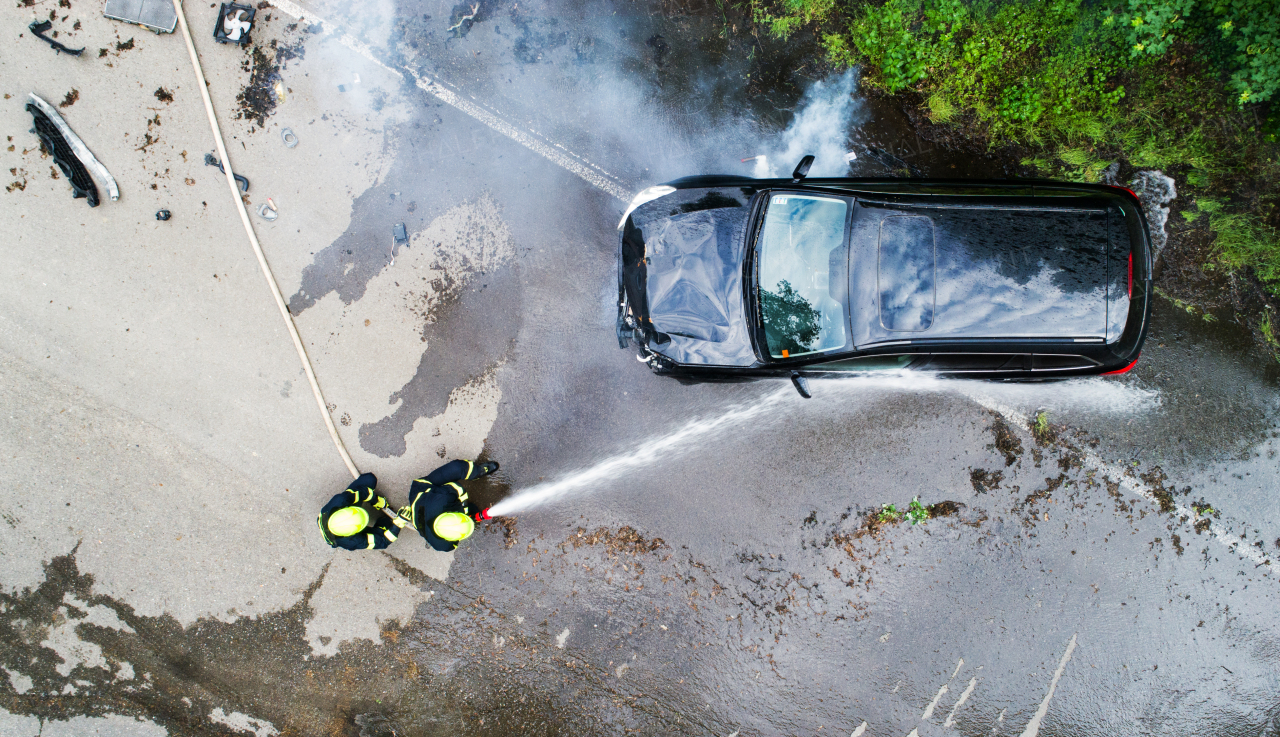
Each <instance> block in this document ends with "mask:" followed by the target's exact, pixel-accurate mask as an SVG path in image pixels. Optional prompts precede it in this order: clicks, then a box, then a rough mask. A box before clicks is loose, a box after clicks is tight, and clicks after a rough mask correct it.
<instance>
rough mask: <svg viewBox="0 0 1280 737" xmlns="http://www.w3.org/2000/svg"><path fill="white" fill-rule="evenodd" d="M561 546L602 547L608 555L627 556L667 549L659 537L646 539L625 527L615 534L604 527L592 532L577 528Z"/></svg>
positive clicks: (575, 547) (633, 529) (664, 542)
mask: <svg viewBox="0 0 1280 737" xmlns="http://www.w3.org/2000/svg"><path fill="white" fill-rule="evenodd" d="M563 544H569V545H572V546H573V547H574V549H577V548H578V547H580V546H582V545H602V544H603V545H604V549H605V551H606V552H608V553H609V554H610V555H619V554H622V553H626V554H628V555H641V554H643V553H653V552H657V551H658V550H660V549H662V548H666V547H669V546H668V545H667V543H666V541H665V540H663V539H662V538H660V537H655V538H653V539H651V540H650V539H646V538H645V537H644V536H643V535H641V534H640V533H639V532H637V531H636V530H635V528H633V527H630V526H626V527H619V528H618V530H617V532H614V531H613V530H609V529H608V528H605V527H599V528H596V530H595V531H594V532H587V530H586V528H584V527H579V528H578V529H577V530H575V531H574V534H572V535H570V536H569V539H568V540H566V541H565V542H564V543H562V545H563Z"/></svg>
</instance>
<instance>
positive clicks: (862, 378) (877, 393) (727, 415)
mask: <svg viewBox="0 0 1280 737" xmlns="http://www.w3.org/2000/svg"><path fill="white" fill-rule="evenodd" d="M813 389H814V393H815V394H816V395H817V396H818V397H820V398H825V399H827V400H829V401H827V402H823V403H817V404H805V403H803V402H801V401H800V400H799V399H798V398H796V399H794V400H791V401H792V404H791V405H790V408H791V409H793V411H796V410H799V408H801V407H824V408H825V407H831V406H832V405H833V404H836V405H845V404H847V405H851V406H855V407H856V406H858V404H859V402H858V400H859V399H863V400H867V399H870V400H875V399H880V398H882V397H884V396H885V395H886V394H887V393H900V392H901V393H912V394H941V393H950V394H954V395H956V396H958V397H963V398H965V399H968V400H970V401H973V402H975V403H977V404H978V405H980V406H983V407H988V408H991V407H999V408H1000V410H999V411H1001V413H1003V414H1006V415H1007V416H1009V417H1010V418H1011V419H1014V418H1023V417H1024V416H1025V415H1026V414H1027V413H1026V412H1024V411H1023V408H1028V407H1030V408H1038V407H1042V406H1046V405H1051V406H1054V407H1056V408H1070V407H1075V408H1079V409H1084V410H1089V411H1096V412H1105V413H1134V412H1141V411H1146V410H1149V409H1153V408H1154V407H1156V406H1158V405H1159V403H1160V397H1159V393H1158V392H1156V391H1152V390H1149V389H1139V388H1136V387H1133V386H1130V385H1127V384H1122V383H1119V382H1116V381H1113V380H1109V379H1071V380H1067V381H1061V382H1056V383H1052V384H1042V383H1035V384H1023V383H994V382H990V381H981V380H972V379H945V378H940V377H938V376H936V375H933V374H928V373H922V372H914V371H884V372H878V373H875V374H863V375H859V376H851V377H849V378H841V379H829V380H823V381H822V382H820V383H817V384H815V385H814V387H813ZM792 396H793V394H792V389H791V387H790V386H786V387H783V388H780V389H777V390H775V391H773V392H771V393H768V394H765V395H764V396H763V397H762V398H761V399H758V400H753V401H751V402H746V403H741V404H736V405H734V406H732V407H730V408H729V409H728V410H726V411H724V412H723V413H721V414H719V415H717V416H714V417H709V418H701V419H695V420H690V421H689V422H687V423H685V424H684V425H683V426H682V427H680V428H679V429H677V430H675V431H673V432H670V433H668V434H666V435H662V436H659V437H656V438H652V439H650V440H647V441H645V442H643V443H641V444H640V445H639V446H638V447H636V449H635V450H632V451H629V452H625V453H619V454H616V455H613V456H610V457H608V458H606V459H604V460H603V461H600V462H599V463H597V464H595V465H593V466H590V467H587V468H580V469H577V470H575V471H572V472H570V473H568V474H566V475H564V476H562V477H561V478H560V479H557V480H555V481H549V482H546V483H542V484H536V485H534V486H530V487H528V488H525V489H522V490H520V491H517V492H516V493H515V494H513V495H512V496H509V497H507V498H506V499H503V500H502V501H500V502H498V503H497V504H494V505H493V506H492V507H489V508H488V509H485V510H483V511H482V512H481V513H479V514H478V515H476V520H477V521H481V520H482V519H491V518H492V517H495V516H501V515H509V514H513V513H515V512H523V511H525V510H528V509H533V508H535V507H539V506H542V505H544V504H547V503H549V502H553V501H560V500H563V499H565V498H568V497H572V496H575V495H578V494H582V493H585V492H586V491H588V490H590V489H592V488H598V487H601V486H603V485H604V484H606V483H608V482H609V481H613V480H616V479H617V478H618V477H619V476H622V475H624V474H627V473H630V472H632V471H636V470H639V469H641V468H646V467H650V466H652V465H653V464H654V463H655V462H657V461H659V460H668V459H670V458H672V457H674V456H676V455H680V454H684V453H688V452H691V451H693V450H695V449H696V448H697V446H698V444H699V442H700V441H702V440H704V439H707V438H709V437H712V436H715V435H724V434H725V433H726V432H728V431H730V430H733V429H737V428H743V427H745V426H747V425H748V423H749V422H750V421H751V420H753V419H755V418H757V417H760V416H761V415H765V414H767V413H770V412H774V411H775V410H776V409H777V407H778V405H780V404H781V403H782V402H784V401H787V400H788V399H790V398H791V397H792ZM482 515H483V516H482Z"/></svg>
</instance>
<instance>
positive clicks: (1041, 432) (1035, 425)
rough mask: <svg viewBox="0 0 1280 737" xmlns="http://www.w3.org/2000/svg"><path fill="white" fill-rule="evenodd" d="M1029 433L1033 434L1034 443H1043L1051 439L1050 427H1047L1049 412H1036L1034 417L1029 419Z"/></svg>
mask: <svg viewBox="0 0 1280 737" xmlns="http://www.w3.org/2000/svg"><path fill="white" fill-rule="evenodd" d="M1031 434H1032V435H1033V436H1035V439H1036V443H1038V444H1040V445H1044V444H1045V443H1046V442H1048V441H1049V440H1051V439H1052V437H1053V433H1052V428H1050V427H1049V413H1048V412H1043V411H1042V412H1037V413H1036V418H1035V419H1034V420H1032V421H1031Z"/></svg>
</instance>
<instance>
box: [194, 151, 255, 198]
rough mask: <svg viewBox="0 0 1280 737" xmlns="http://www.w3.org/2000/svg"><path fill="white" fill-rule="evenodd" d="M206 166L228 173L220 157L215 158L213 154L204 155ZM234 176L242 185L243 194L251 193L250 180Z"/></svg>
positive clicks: (237, 175)
mask: <svg viewBox="0 0 1280 737" xmlns="http://www.w3.org/2000/svg"><path fill="white" fill-rule="evenodd" d="M204 165H205V166H216V167H218V171H220V172H222V173H223V174H226V173H227V170H226V169H223V168H222V162H221V161H218V157H216V156H214V155H213V154H205V155H204ZM232 176H234V177H235V178H236V181H237V182H239V183H240V191H241V192H248V191H249V180H248V179H246V178H245V177H242V176H240V175H239V174H232Z"/></svg>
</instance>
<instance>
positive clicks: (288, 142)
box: [280, 128, 298, 148]
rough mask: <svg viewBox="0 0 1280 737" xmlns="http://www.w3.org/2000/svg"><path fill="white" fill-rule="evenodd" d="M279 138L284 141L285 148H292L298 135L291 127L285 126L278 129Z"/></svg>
mask: <svg viewBox="0 0 1280 737" xmlns="http://www.w3.org/2000/svg"><path fill="white" fill-rule="evenodd" d="M280 138H281V140H283V141H284V145H285V147H286V148H293V147H294V146H297V145H298V136H297V135H296V134H294V132H293V129H292V128H285V129H284V130H282V131H280Z"/></svg>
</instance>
